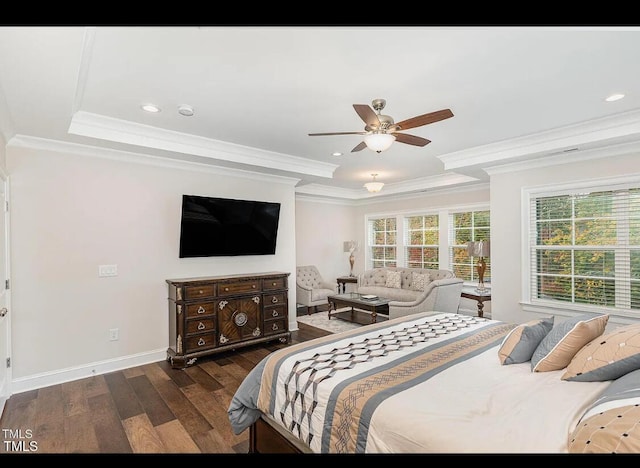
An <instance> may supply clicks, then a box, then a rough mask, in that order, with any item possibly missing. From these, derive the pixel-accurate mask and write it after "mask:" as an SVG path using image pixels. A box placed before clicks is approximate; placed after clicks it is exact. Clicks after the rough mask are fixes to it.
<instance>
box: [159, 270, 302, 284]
mask: <svg viewBox="0 0 640 468" xmlns="http://www.w3.org/2000/svg"><path fill="white" fill-rule="evenodd" d="M289 275H290V273H288V272H286V271H268V272H264V273H244V274H237V275H220V276H197V277H194V278H175V279H168V280H166V281H167V283H169V284H183V283H196V282H201V281H202V282H208V281H222V280H237V279H254V278H255V279H260V278H269V277H272V276H289Z"/></svg>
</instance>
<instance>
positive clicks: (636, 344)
mask: <svg viewBox="0 0 640 468" xmlns="http://www.w3.org/2000/svg"><path fill="white" fill-rule="evenodd" d="M636 369H640V323H635V324H633V325H626V326H624V327H620V328H616V329H615V330H613V331H612V332H611V333H608V334H606V335H604V336H602V337H598V338H596V339H595V340H593V341H591V342H590V343H588V344H587V345H586V346H585V347H583V348H582V349H581V350H580V351H578V352H577V353H576V355H575V356H574V357H573V359H572V360H571V362H570V363H569V365H568V366H567V370H566V372H565V373H564V375H563V376H562V380H572V381H577V382H599V381H603V380H615V379H617V378H618V377H622V376H623V375H625V374H627V373H629V372H631V371H634V370H636Z"/></svg>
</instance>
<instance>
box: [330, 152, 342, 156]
mask: <svg viewBox="0 0 640 468" xmlns="http://www.w3.org/2000/svg"><path fill="white" fill-rule="evenodd" d="M331 156H342V153H339V152H337V151H336V152H335V153H331Z"/></svg>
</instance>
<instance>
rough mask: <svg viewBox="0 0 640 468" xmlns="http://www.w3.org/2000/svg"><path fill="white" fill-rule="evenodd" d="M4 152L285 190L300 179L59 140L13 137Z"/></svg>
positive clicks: (26, 136)
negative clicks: (221, 178)
mask: <svg viewBox="0 0 640 468" xmlns="http://www.w3.org/2000/svg"><path fill="white" fill-rule="evenodd" d="M7 148H27V149H36V150H43V151H53V152H56V153H64V154H75V155H80V156H91V157H96V158H103V159H111V160H114V161H124V162H129V163H134V164H146V165H150V166H157V167H165V168H171V169H180V170H186V171H196V172H198V173H203V172H206V173H209V174H216V175H221V176H225V177H242V178H243V179H252V180H259V181H267V182H275V183H279V184H284V185H288V186H295V185H296V184H297V183H298V182H300V179H299V178H295V177H285V176H280V175H271V174H264V173H260V172H253V171H248V170H246V169H233V168H226V167H219V166H212V165H211V164H204V163H198V162H192V161H180V160H177V159H172V158H164V157H161V156H152V155H149V154H143V153H134V152H129V151H122V150H115V149H109V148H100V147H97V146H90V145H84V144H80V143H70V142H66V141H59V140H49V139H46V138H40V137H33V136H28V135H16V136H14V137H13V138H11V140H10V141H9V142H8V143H7Z"/></svg>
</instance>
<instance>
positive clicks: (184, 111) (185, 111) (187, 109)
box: [178, 105, 193, 117]
mask: <svg viewBox="0 0 640 468" xmlns="http://www.w3.org/2000/svg"><path fill="white" fill-rule="evenodd" d="M178 114H180V115H184V116H185V117H191V116H192V115H193V107H191V106H187V105H184V106H180V107H178Z"/></svg>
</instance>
